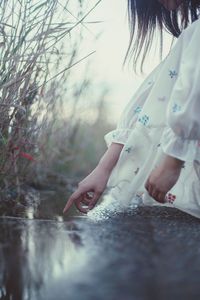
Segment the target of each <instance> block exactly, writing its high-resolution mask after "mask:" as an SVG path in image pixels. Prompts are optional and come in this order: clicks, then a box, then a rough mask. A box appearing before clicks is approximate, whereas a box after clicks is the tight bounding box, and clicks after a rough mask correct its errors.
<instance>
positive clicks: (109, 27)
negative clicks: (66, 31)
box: [71, 0, 171, 123]
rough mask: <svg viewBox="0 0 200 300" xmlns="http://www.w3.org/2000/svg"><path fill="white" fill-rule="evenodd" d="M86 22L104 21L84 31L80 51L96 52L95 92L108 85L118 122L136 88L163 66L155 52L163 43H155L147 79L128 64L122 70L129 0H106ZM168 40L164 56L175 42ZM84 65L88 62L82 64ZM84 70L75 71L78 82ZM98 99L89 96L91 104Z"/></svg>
mask: <svg viewBox="0 0 200 300" xmlns="http://www.w3.org/2000/svg"><path fill="white" fill-rule="evenodd" d="M96 2H97V0H88V7H92V6H93V4H94V3H96ZM73 9H74V8H73V7H71V11H72V12H73V14H74V15H76V12H75V11H73ZM74 10H75V9H74ZM86 21H87V22H92V21H102V23H100V24H86V26H87V28H88V29H89V30H87V29H84V30H83V33H84V42H83V43H82V45H81V51H80V52H81V55H82V56H84V55H87V54H88V53H90V52H92V51H96V52H95V53H94V54H93V55H92V56H91V57H90V58H89V61H90V64H91V66H90V68H91V74H92V78H93V90H94V91H95V90H96V91H100V90H101V88H102V86H108V88H109V91H110V92H109V95H108V97H107V99H106V101H107V103H108V104H109V108H110V114H109V116H110V118H111V119H112V121H113V122H114V123H116V122H117V120H118V119H119V116H120V114H121V112H122V110H123V108H124V107H125V105H126V103H127V102H128V101H129V100H130V98H131V97H132V96H133V94H134V92H135V91H136V89H137V88H138V87H139V85H140V84H141V83H142V81H143V80H144V79H145V77H146V76H147V75H148V74H149V72H150V71H151V70H152V69H153V68H154V67H155V66H156V65H157V64H158V63H159V55H158V51H157V53H154V52H155V49H158V46H159V44H157V46H156V43H154V46H153V47H154V48H152V50H153V51H152V53H151V55H150V56H149V60H147V61H146V63H145V65H144V66H145V74H144V75H143V76H142V75H140V76H136V74H135V73H134V72H133V71H132V70H131V68H130V67H129V68H128V65H126V66H125V68H124V69H122V63H123V59H124V56H125V53H126V50H127V47H128V43H129V28H128V22H127V0H109V1H108V0H102V2H101V3H100V4H99V5H98V6H97V7H96V8H95V10H94V11H93V12H92V13H91V14H90V15H89V16H88V17H87V18H86ZM100 32H101V35H100V37H99V38H98V40H97V41H95V39H94V37H95V36H96V35H97V34H98V33H100ZM165 41H166V45H165V48H164V56H165V54H167V53H168V50H169V46H170V42H171V37H170V35H169V34H167V33H166V36H165ZM155 42H156V40H155ZM164 56H163V58H164ZM83 66H84V63H82V67H83ZM82 67H81V65H78V66H77V67H76V68H75V69H74V70H73V72H74V74H75V76H76V78H77V80H78V78H79V74H81V68H82ZM80 76H81V75H80ZM90 96H91V99H90ZM95 97H96V95H95V92H94V93H92V95H88V101H92V98H93V99H94V98H95ZM80 114H82V116H83V118H84V117H85V115H84V110H83V111H82V112H80Z"/></svg>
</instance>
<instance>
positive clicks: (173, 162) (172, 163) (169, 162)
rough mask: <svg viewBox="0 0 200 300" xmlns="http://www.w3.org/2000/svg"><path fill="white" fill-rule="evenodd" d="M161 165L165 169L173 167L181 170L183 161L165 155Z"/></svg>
mask: <svg viewBox="0 0 200 300" xmlns="http://www.w3.org/2000/svg"><path fill="white" fill-rule="evenodd" d="M163 163H164V164H165V165H166V166H167V167H174V168H182V166H183V165H184V163H185V162H184V161H183V160H180V159H178V158H176V157H174V156H170V155H167V154H166V155H165V158H164V160H163Z"/></svg>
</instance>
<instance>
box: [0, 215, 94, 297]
mask: <svg viewBox="0 0 200 300" xmlns="http://www.w3.org/2000/svg"><path fill="white" fill-rule="evenodd" d="M82 236H83V237H82ZM82 236H80V229H79V228H78V227H77V224H76V221H68V222H54V221H48V220H43V221H42V220H25V219H19V218H16V219H15V218H1V219H0V299H9V300H11V299H12V300H25V299H31V300H32V299H53V298H51V295H52V292H53V293H54V295H55V293H56V290H55V289H56V288H57V289H58V290H59V286H60V285H61V284H63V285H64V286H65V287H66V288H67V286H68V285H70V284H71V283H72V282H73V281H74V280H79V279H80V277H81V276H82V272H81V271H82V270H83V268H84V266H86V265H87V264H88V259H89V257H88V255H87V253H86V250H85V247H83V244H84V240H83V239H84V235H82ZM58 283H59V284H58ZM63 291H64V292H65V293H66V294H65V295H66V296H67V291H66V290H65V289H62V293H63ZM57 292H58V294H59V291H57ZM60 292H61V291H60ZM54 299H59V297H58V298H54ZM60 299H61V297H60ZM66 299H67V298H66Z"/></svg>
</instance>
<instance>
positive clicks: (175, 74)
mask: <svg viewBox="0 0 200 300" xmlns="http://www.w3.org/2000/svg"><path fill="white" fill-rule="evenodd" d="M177 75H178V73H177V72H176V71H175V70H169V76H170V77H171V78H174V77H175V76H177Z"/></svg>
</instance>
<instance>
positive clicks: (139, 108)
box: [134, 106, 142, 113]
mask: <svg viewBox="0 0 200 300" xmlns="http://www.w3.org/2000/svg"><path fill="white" fill-rule="evenodd" d="M141 110H142V107H141V106H137V107H136V108H135V110H134V112H135V113H140V112H141Z"/></svg>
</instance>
